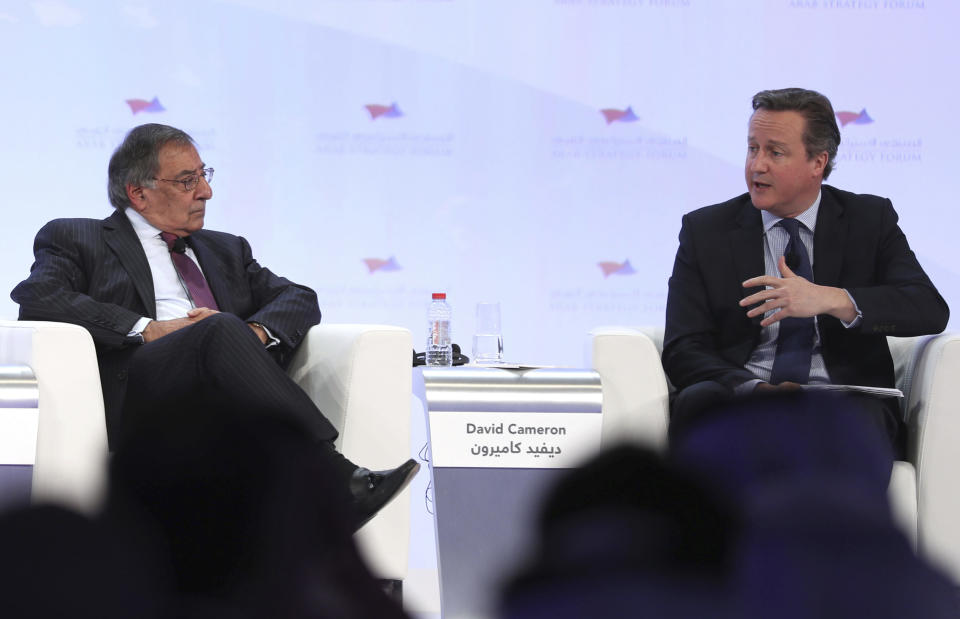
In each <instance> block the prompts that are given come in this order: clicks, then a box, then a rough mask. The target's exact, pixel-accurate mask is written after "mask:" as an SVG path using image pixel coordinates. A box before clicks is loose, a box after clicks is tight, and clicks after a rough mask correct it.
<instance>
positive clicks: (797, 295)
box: [663, 88, 949, 445]
mask: <svg viewBox="0 0 960 619" xmlns="http://www.w3.org/2000/svg"><path fill="white" fill-rule="evenodd" d="M753 109H754V112H753V115H752V116H751V117H750V124H749V130H748V135H747V157H746V166H745V176H746V182H747V189H748V192H747V193H746V194H743V195H741V196H739V197H737V198H733V199H732V200H729V201H727V202H724V203H722V204H716V205H713V206H708V207H705V208H701V209H699V210H696V211H693V212H691V213H688V214H687V215H685V216H684V218H683V224H682V228H681V230H680V247H679V249H678V250H677V256H676V260H675V262H674V267H673V274H672V276H671V277H670V283H669V294H668V298H667V312H666V329H665V334H664V350H663V365H664V369H665V371H666V373H667V375H668V376H669V378H670V380H671V381H672V382H673V384H674V385H675V386H676V387H677V389H678V390H679V391H678V393H677V395H676V397H675V398H674V401H673V403H672V407H671V408H672V421H671V424H674V423H676V422H677V421H678V420H679V419H680V418H682V417H684V416H687V415H691V414H693V413H695V412H697V411H698V410H701V409H703V408H704V407H707V406H710V405H712V404H715V403H717V402H719V401H723V400H726V399H729V398H731V397H733V396H734V395H735V394H745V393H750V392H753V391H755V390H756V391H761V390H770V389H775V390H791V389H798V388H800V385H802V384H805V383H833V384H854V385H869V386H875V387H893V386H894V376H893V363H892V361H891V357H890V351H889V349H888V347H887V343H886V339H885V338H886V336H888V335H895V336H914V335H923V334H929V333H938V332H940V331H942V330H943V329H944V328H945V326H946V324H947V319H948V317H949V310H948V308H947V304H946V302H944V300H943V298H942V297H941V296H940V294H939V293H938V292H937V290H936V288H935V287H934V286H933V284H932V283H931V281H930V279H929V278H928V277H927V275H926V273H924V271H923V269H922V268H921V266H920V264H919V262H918V261H917V259H916V256H915V255H914V253H913V251H911V249H910V246H909V244H908V243H907V239H906V237H905V236H904V234H903V232H902V231H901V230H900V227H899V226H898V225H897V214H896V212H895V211H894V209H893V205H892V204H891V202H890V200H888V199H885V198H881V197H877V196H872V195H858V194H853V193H849V192H846V191H841V190H839V189H835V188H833V187H831V186H829V185H823V184H822V183H823V181H824V180H825V179H826V178H827V177H828V176H829V175H830V172H831V170H832V168H833V164H834V159H835V157H836V154H837V147H838V146H839V144H840V130H839V128H838V127H837V122H836V117H835V115H834V111H833V107H832V106H831V105H830V101H829V100H828V99H827V98H826V97H824V96H823V95H821V94H820V93H817V92H813V91H810V90H804V89H800V88H787V89H783V90H770V91H763V92H760V93H758V94H757V95H755V96H754V98H753ZM861 399H862V404H863V406H864V407H865V408H866V409H868V410H869V411H870V412H871V413H872V417H873V419H874V420H875V422H876V423H878V424H879V425H880V426H881V427H882V428H883V429H884V430H885V431H886V432H887V434H888V435H889V436H890V438H891V440H893V441H894V444H895V445H896V444H897V440H898V435H899V433H900V425H901V422H900V418H899V409H898V406H897V402H896V400H894V399H878V398H872V397H868V396H867V397H863V398H861Z"/></svg>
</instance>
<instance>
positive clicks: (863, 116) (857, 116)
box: [836, 108, 873, 127]
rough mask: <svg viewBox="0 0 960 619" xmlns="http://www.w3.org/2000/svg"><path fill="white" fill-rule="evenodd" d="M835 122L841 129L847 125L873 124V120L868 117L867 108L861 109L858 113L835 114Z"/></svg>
mask: <svg viewBox="0 0 960 619" xmlns="http://www.w3.org/2000/svg"><path fill="white" fill-rule="evenodd" d="M836 115H837V120H838V121H839V122H840V126H841V127H846V126H847V125H849V124H854V125H869V124H870V123H872V122H873V119H872V118H870V115H869V114H867V108H863V109H862V110H860V111H859V112H842V111H841V112H837V114H836Z"/></svg>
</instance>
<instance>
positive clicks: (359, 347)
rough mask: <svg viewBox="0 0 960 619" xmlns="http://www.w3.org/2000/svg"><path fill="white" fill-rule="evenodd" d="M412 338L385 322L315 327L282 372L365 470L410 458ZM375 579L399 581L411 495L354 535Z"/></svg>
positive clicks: (403, 565)
mask: <svg viewBox="0 0 960 619" xmlns="http://www.w3.org/2000/svg"><path fill="white" fill-rule="evenodd" d="M412 353H413V340H412V338H411V336H410V331H409V330H407V329H403V328H400V327H393V326H384V325H351V324H320V325H317V326H315V327H313V328H312V329H310V331H309V332H308V333H307V337H306V338H305V339H304V341H303V342H302V343H301V345H300V347H299V348H298V349H297V352H296V354H295V355H294V357H293V360H292V362H291V364H290V367H289V368H288V369H287V372H288V374H289V375H290V377H291V378H293V380H294V381H295V382H296V383H297V384H298V385H300V387H301V388H302V389H303V390H304V391H306V392H307V394H308V395H309V396H310V398H311V399H312V400H313V401H314V403H315V404H316V405H317V407H318V408H319V409H320V410H321V411H323V414H324V415H326V417H327V419H329V420H330V422H331V423H332V424H333V426H334V427H335V428H336V429H337V431H338V432H339V433H340V436H339V437H338V438H337V441H336V445H337V449H339V450H340V452H341V453H342V454H343V455H344V456H346V457H347V458H349V459H350V460H351V461H353V462H354V463H356V464H358V465H359V466H365V467H367V468H369V469H372V470H378V469H386V468H392V467H395V466H398V465H399V464H401V463H402V462H403V461H405V460H406V459H407V458H409V457H410V404H411V398H412V388H411V380H412V367H411V366H412ZM357 542H358V544H359V545H360V548H361V551H362V552H363V554H364V556H365V557H366V558H367V560H368V561H369V563H370V566H371V568H372V569H373V571H374V573H375V574H377V575H378V576H379V577H381V578H391V579H397V580H402V579H403V577H404V576H405V575H406V572H407V563H408V555H409V551H410V493H409V492H404V493H403V494H402V495H401V496H399V497H397V499H395V500H394V501H393V502H392V503H391V504H390V505H388V506H387V507H385V508H384V509H383V510H382V511H381V512H380V513H379V514H378V515H377V517H376V518H374V519H373V520H371V521H370V522H369V523H368V524H367V525H366V526H364V527H363V529H361V530H360V531H359V532H358V534H357Z"/></svg>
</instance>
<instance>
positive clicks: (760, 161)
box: [750, 153, 768, 172]
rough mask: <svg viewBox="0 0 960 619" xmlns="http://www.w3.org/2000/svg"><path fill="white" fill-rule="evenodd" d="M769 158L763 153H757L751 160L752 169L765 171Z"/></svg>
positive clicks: (753, 170) (752, 170)
mask: <svg viewBox="0 0 960 619" xmlns="http://www.w3.org/2000/svg"><path fill="white" fill-rule="evenodd" d="M767 163H768V161H767V158H766V157H764V156H763V153H757V154H756V156H754V157H753V158H752V159H751V160H750V171H751V172H764V171H766V169H767Z"/></svg>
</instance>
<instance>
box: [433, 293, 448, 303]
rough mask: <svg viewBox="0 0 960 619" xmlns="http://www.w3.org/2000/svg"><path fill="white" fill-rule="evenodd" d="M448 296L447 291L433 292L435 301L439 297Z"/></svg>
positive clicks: (444, 297)
mask: <svg viewBox="0 0 960 619" xmlns="http://www.w3.org/2000/svg"><path fill="white" fill-rule="evenodd" d="M446 298H447V293H446V292H434V293H433V300H434V301H436V300H437V299H446Z"/></svg>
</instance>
